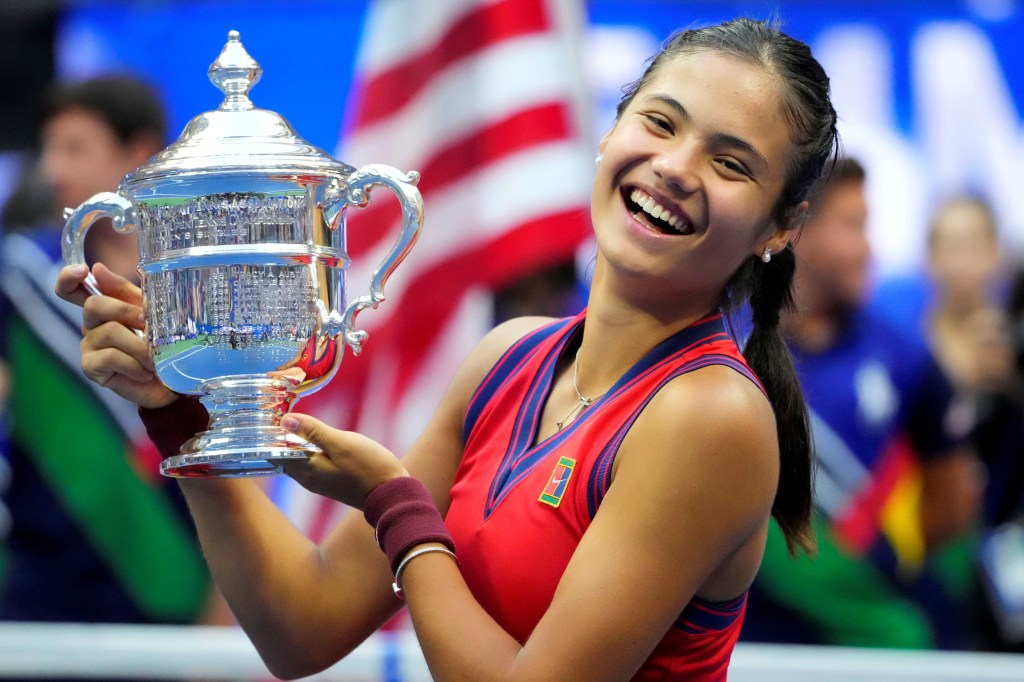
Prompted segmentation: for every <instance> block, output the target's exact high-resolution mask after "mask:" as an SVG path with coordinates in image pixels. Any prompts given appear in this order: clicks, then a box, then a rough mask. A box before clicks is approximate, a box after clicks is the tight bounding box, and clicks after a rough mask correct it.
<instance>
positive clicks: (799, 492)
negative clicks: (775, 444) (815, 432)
mask: <svg viewBox="0 0 1024 682" xmlns="http://www.w3.org/2000/svg"><path fill="white" fill-rule="evenodd" d="M795 271H796V256H795V254H794V253H793V247H792V246H787V247H786V248H785V249H783V250H781V251H780V252H778V253H776V254H774V255H773V256H772V259H771V261H769V262H768V263H762V262H761V260H760V259H759V258H757V257H754V256H752V257H751V258H750V259H749V260H748V261H747V262H746V263H745V264H744V265H743V267H741V268H740V271H739V272H738V273H737V275H736V279H735V280H734V286H735V288H737V289H745V290H746V291H744V292H743V293H747V294H749V299H750V312H751V316H752V319H753V329H752V331H751V333H750V337H749V338H748V339H747V344H746V346H745V347H744V349H743V356H744V357H745V358H746V360H747V364H748V365H750V368H751V369H752V370H754V373H755V374H757V376H758V378H759V379H760V380H761V384H762V385H763V386H764V389H765V392H766V393H767V394H768V399H769V401H770V402H771V404H772V407H773V408H774V410H775V425H776V430H777V432H778V438H779V463H780V466H779V485H778V489H777V490H776V493H775V501H774V502H773V503H772V516H773V517H774V518H775V520H776V522H778V524H779V527H780V528H781V529H782V532H783V534H784V535H785V536H786V545H787V546H788V547H789V551H790V553H791V554H795V553H796V550H797V549H798V548H800V549H803V550H804V551H807V552H813V550H814V547H815V542H814V534H813V532H812V531H811V514H812V512H813V509H814V497H813V492H812V491H813V476H814V473H813V469H814V465H813V456H812V453H811V437H810V426H809V423H808V418H807V408H806V406H805V404H804V398H803V391H802V390H801V388H800V381H799V379H798V378H797V374H796V370H795V369H794V367H793V360H792V356H791V355H790V353H789V348H788V347H787V346H786V342H785V341H784V340H783V338H782V334H781V333H780V332H779V316H780V314H781V313H782V311H783V310H785V309H787V308H789V307H791V306H792V305H793V296H792V283H793V274H794V273H795ZM736 293H740V292H739V291H737V292H736Z"/></svg>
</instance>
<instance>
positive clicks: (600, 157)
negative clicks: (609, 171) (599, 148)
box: [594, 154, 604, 166]
mask: <svg viewBox="0 0 1024 682" xmlns="http://www.w3.org/2000/svg"><path fill="white" fill-rule="evenodd" d="M603 158H604V155H602V154H598V155H597V156H595V157H594V165H595V166H599V165H601V159H603Z"/></svg>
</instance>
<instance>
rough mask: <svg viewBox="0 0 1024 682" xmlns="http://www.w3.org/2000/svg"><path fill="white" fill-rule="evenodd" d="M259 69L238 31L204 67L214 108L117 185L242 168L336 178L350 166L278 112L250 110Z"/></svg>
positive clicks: (253, 172) (193, 121)
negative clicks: (215, 96) (215, 91)
mask: <svg viewBox="0 0 1024 682" xmlns="http://www.w3.org/2000/svg"><path fill="white" fill-rule="evenodd" d="M262 74H263V69H262V68H261V67H260V65H259V63H257V62H256V60H254V59H253V58H252V57H250V56H249V53H248V52H246V50H245V48H244V47H243V46H242V43H241V41H240V40H239V34H238V31H230V32H229V33H228V42H227V43H226V44H225V45H224V48H223V49H222V50H221V53H220V55H219V56H218V57H217V59H216V60H215V61H214V62H213V64H211V65H210V68H209V70H208V71H207V75H208V76H209V78H210V81H211V82H212V83H213V84H214V85H215V86H217V87H218V88H219V89H220V90H221V92H223V93H224V101H223V102H221V105H220V106H219V107H218V108H217V109H216V110H214V111H208V112H206V113H204V114H200V115H199V116H196V117H195V118H193V119H192V120H191V121H190V122H189V124H188V125H187V126H185V130H184V131H183V132H182V134H181V137H179V138H178V140H177V141H176V142H174V143H173V144H171V145H170V146H169V147H167V148H166V149H164V150H163V151H162V152H160V153H158V154H157V155H156V156H154V157H153V158H151V159H150V160H149V161H148V162H147V163H146V164H145V165H143V166H142V167H140V168H138V169H137V170H135V171H133V172H132V173H130V174H128V175H127V176H125V178H124V179H123V180H122V181H121V186H122V187H126V186H127V187H129V188H130V186H131V185H134V184H137V183H142V182H145V183H146V184H147V185H149V184H151V183H152V181H153V180H155V179H159V178H163V177H165V176H181V175H191V174H206V173H211V174H212V173H236V172H246V173H252V174H256V175H266V176H268V177H273V176H277V177H280V176H282V175H299V176H314V177H319V176H339V175H348V174H350V173H351V172H352V171H353V170H354V169H353V168H352V167H351V166H348V165H347V164H344V163H341V162H340V161H337V160H335V159H334V158H332V157H331V156H329V155H328V154H327V153H325V152H324V151H322V150H321V149H319V148H317V147H314V146H313V145H311V144H310V143H309V142H306V141H305V140H303V139H302V138H301V137H299V136H298V135H297V134H296V132H295V130H294V129H293V128H292V127H291V125H289V123H288V122H287V121H286V120H284V118H282V117H281V116H280V115H278V114H276V113H274V112H273V111H268V110H266V109H258V108H256V107H255V106H254V105H253V103H252V101H251V100H250V99H249V90H250V89H251V88H252V86H254V85H255V84H256V83H257V82H258V81H259V79H260V76H261V75H262Z"/></svg>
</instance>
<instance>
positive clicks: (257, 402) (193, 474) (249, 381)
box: [160, 376, 320, 478]
mask: <svg viewBox="0 0 1024 682" xmlns="http://www.w3.org/2000/svg"><path fill="white" fill-rule="evenodd" d="M295 383H296V382H295V381H294V380H291V379H288V378H281V377H266V376H249V377H232V378H227V379H216V380H210V381H207V382H204V383H203V384H202V388H203V389H204V390H205V391H206V395H205V396H204V397H202V398H201V399H200V400H202V402H203V404H204V405H205V406H206V408H207V410H208V411H209V412H210V428H209V430H207V431H203V432H202V433H199V434H196V435H195V436H193V437H192V438H190V439H189V440H188V441H186V442H185V444H184V445H182V446H181V450H180V451H179V454H177V455H175V456H173V457H168V458H167V459H165V460H164V461H163V462H162V463H161V464H160V473H161V474H163V475H164V476H171V477H174V478H242V477H247V476H274V475H276V474H281V473H284V472H283V469H282V467H281V465H282V464H283V463H284V462H287V461H289V460H300V459H306V458H307V457H309V456H310V455H312V454H313V453H316V452H320V448H318V447H317V446H315V445H313V444H312V443H310V442H309V441H307V440H305V439H304V438H300V437H299V436H297V435H295V434H294V433H289V432H288V431H285V430H284V429H283V428H281V426H280V421H281V417H282V416H284V414H285V413H286V412H287V411H288V410H289V409H290V407H291V405H292V403H294V401H295V395H294V393H293V392H292V389H293V388H294V385H295Z"/></svg>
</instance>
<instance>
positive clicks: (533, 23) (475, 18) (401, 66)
mask: <svg viewBox="0 0 1024 682" xmlns="http://www.w3.org/2000/svg"><path fill="white" fill-rule="evenodd" d="M548 28H549V26H548V21H547V16H546V14H545V11H544V6H543V4H542V3H541V1H540V0H504V1H503V2H497V3H494V4H490V5H486V6H484V7H478V8H476V9H474V10H473V11H471V12H469V13H468V14H466V15H464V16H463V17H461V18H460V19H458V20H456V21H455V22H454V23H453V24H451V25H450V26H449V27H448V28H447V30H445V32H444V33H443V34H442V35H441V36H440V37H439V38H438V40H437V42H436V43H435V44H434V45H432V46H431V47H430V48H429V49H427V50H426V51H424V52H421V53H419V54H416V55H413V56H411V57H410V58H409V59H406V60H404V61H402V62H400V63H398V64H395V65H394V66H392V67H390V68H388V69H386V70H385V71H382V72H381V73H379V74H377V75H376V76H374V77H373V78H371V79H370V80H369V81H368V82H367V83H366V84H365V86H364V87H363V90H362V93H361V95H360V97H361V99H360V102H361V105H360V107H359V110H358V111H357V112H356V117H355V121H354V122H355V124H356V126H366V125H369V124H371V123H373V122H374V121H377V120H379V119H382V118H384V117H386V116H389V115H391V114H392V113H394V112H395V111H398V110H400V109H401V108H402V107H404V106H405V105H407V104H408V103H409V102H410V101H412V99H413V98H414V97H415V96H416V95H417V94H418V93H419V92H420V91H421V90H423V89H424V88H425V87H427V86H428V85H429V84H430V81H431V80H433V79H434V78H436V77H437V74H438V73H439V72H440V71H442V70H443V69H445V68H446V67H448V66H450V65H451V64H454V63H455V62H457V61H459V60H460V59H463V58H465V57H467V56H469V55H471V54H473V53H475V52H479V51H480V50H482V49H484V48H488V47H491V46H493V45H495V44H496V43H499V42H501V41H503V40H507V39H509V38H514V37H516V36H521V35H528V34H530V33H537V32H540V31H544V30H547V29H548ZM466 96H467V97H472V92H471V91H467V93H466Z"/></svg>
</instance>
